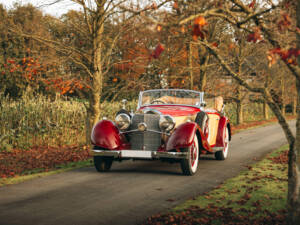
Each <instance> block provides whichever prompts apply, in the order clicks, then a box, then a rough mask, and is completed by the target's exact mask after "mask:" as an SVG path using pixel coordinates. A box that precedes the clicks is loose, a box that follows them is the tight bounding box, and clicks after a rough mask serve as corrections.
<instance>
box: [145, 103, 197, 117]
mask: <svg viewBox="0 0 300 225" xmlns="http://www.w3.org/2000/svg"><path fill="white" fill-rule="evenodd" d="M148 109H153V110H157V111H159V112H160V113H162V114H164V115H170V116H189V115H195V114H197V113H198V112H199V111H201V110H200V109H199V108H197V107H193V106H182V105H151V106H144V107H141V108H140V110H143V111H144V110H148Z"/></svg>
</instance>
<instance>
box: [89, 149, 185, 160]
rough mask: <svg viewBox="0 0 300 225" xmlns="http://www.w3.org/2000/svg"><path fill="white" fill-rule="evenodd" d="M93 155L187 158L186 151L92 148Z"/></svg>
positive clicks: (119, 157)
mask: <svg viewBox="0 0 300 225" xmlns="http://www.w3.org/2000/svg"><path fill="white" fill-rule="evenodd" d="M92 155H93V156H108V157H114V158H117V159H122V158H124V159H126V158H127V159H128V158H129V159H161V158H163V159H166V158H167V159H187V158H188V153H187V152H157V151H144V150H117V151H113V150H98V149H92Z"/></svg>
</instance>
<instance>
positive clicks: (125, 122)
mask: <svg viewBox="0 0 300 225" xmlns="http://www.w3.org/2000/svg"><path fill="white" fill-rule="evenodd" d="M115 121H116V124H117V126H118V128H119V129H120V130H126V129H127V128H128V127H129V125H130V117H129V116H128V115H127V114H125V113H120V114H119V115H117V116H116V119H115Z"/></svg>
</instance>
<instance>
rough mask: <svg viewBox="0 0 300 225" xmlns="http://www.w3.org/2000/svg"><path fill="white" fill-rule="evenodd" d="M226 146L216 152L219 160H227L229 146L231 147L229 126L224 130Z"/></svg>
mask: <svg viewBox="0 0 300 225" xmlns="http://www.w3.org/2000/svg"><path fill="white" fill-rule="evenodd" d="M223 139H224V148H223V150H221V151H217V152H216V153H215V157H216V159H217V160H225V159H226V158H227V156H228V148H229V131H228V127H226V128H225V132H224V137H223Z"/></svg>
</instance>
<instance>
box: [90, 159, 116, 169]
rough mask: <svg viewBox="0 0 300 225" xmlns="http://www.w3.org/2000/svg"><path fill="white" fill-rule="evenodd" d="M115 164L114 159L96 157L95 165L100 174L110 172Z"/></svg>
mask: <svg viewBox="0 0 300 225" xmlns="http://www.w3.org/2000/svg"><path fill="white" fill-rule="evenodd" d="M112 163H113V158H111V157H102V156H94V165H95V168H96V170H97V171H98V172H107V171H109V170H110V168H111V165H112Z"/></svg>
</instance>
